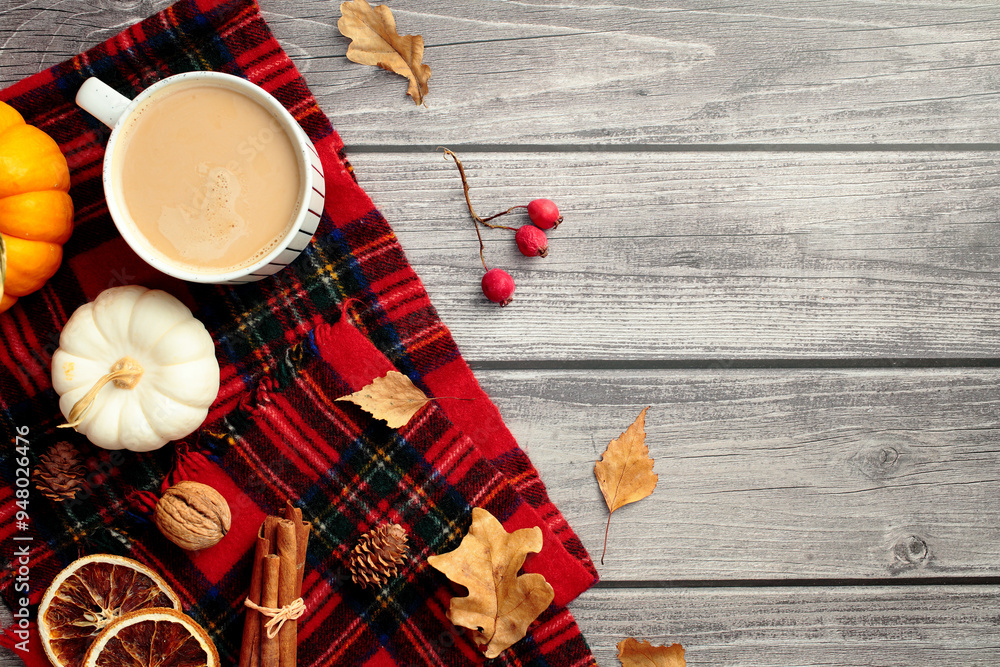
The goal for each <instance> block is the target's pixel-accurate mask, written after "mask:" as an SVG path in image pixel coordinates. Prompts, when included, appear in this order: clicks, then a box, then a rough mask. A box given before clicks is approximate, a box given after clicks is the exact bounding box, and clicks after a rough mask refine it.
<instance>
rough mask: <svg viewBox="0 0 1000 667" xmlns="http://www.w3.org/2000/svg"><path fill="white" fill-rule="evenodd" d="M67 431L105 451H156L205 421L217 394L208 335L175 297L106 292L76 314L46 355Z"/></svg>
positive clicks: (132, 289) (134, 289) (135, 290)
mask: <svg viewBox="0 0 1000 667" xmlns="http://www.w3.org/2000/svg"><path fill="white" fill-rule="evenodd" d="M52 386H53V388H54V389H55V390H56V393H58V394H59V397H60V398H59V409H60V410H61V411H62V413H63V415H64V416H65V417H66V419H67V420H68V422H69V423H68V424H66V426H72V427H74V428H76V430H77V431H79V432H80V433H82V434H84V435H86V436H87V438H89V439H90V441H91V442H92V443H94V444H95V445H97V446H98V447H103V448H104V449H130V450H132V451H137V452H145V451H150V450H152V449H158V448H160V447H162V446H163V445H165V444H166V443H168V442H170V441H171V440H177V439H178V438H183V437H184V436H186V435H188V434H190V433H191V432H193V431H194V430H195V429H197V428H198V427H199V426H201V423H202V422H203V421H205V417H206V416H207V415H208V408H209V406H210V405H211V404H212V401H214V400H215V397H216V396H217V395H218V393H219V362H218V361H216V359H215V344H214V343H213V342H212V337H211V335H210V334H209V333H208V331H207V330H206V329H205V325H203V324H202V323H201V322H199V321H198V320H197V319H195V317H194V316H193V315H192V314H191V311H190V310H189V309H188V307H187V306H185V305H184V304H183V303H181V302H180V301H178V300H177V299H176V298H174V297H172V296H171V295H169V294H167V293H166V292H161V291H160V290H149V289H146V288H145V287H139V286H134V285H133V286H128V287H112V288H111V289H107V290H104V291H103V292H101V293H100V294H99V295H98V297H97V299H95V300H94V301H93V302H91V303H87V304H84V305H83V306H80V307H79V308H77V310H76V312H74V313H73V315H72V316H71V317H70V318H69V321H68V322H66V326H65V327H64V328H63V330H62V334H61V335H60V336H59V349H57V350H56V352H55V354H54V355H52Z"/></svg>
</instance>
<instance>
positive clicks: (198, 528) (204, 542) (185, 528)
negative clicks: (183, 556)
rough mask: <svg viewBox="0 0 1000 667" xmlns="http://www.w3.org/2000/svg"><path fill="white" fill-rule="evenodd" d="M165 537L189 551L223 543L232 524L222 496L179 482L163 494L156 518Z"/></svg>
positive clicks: (213, 491) (195, 485)
mask: <svg viewBox="0 0 1000 667" xmlns="http://www.w3.org/2000/svg"><path fill="white" fill-rule="evenodd" d="M153 521H154V522H155V523H156V527H157V528H159V529H160V532H161V533H163V536H164V537H166V538H167V539H168V540H170V541H171V542H173V543H174V544H176V545H177V546H179V547H180V548H181V549H185V550H187V551H198V550H199V549H207V548H208V547H211V546H215V545H216V544H218V543H219V540H221V539H222V538H223V537H225V536H226V533H228V532H229V528H230V526H231V524H232V516H231V515H230V513H229V504H228V503H227V502H226V499H225V498H223V497H222V494H221V493H219V492H218V491H216V490H215V489H213V488H212V487H210V486H208V485H206V484H201V483H200V482H189V481H184V482H179V483H177V484H175V485H173V486H171V487H170V488H169V489H167V490H166V492H165V493H164V494H163V497H162V498H160V500H159V502H157V503H156V512H155V513H154V515H153Z"/></svg>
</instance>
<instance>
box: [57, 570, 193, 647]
mask: <svg viewBox="0 0 1000 667" xmlns="http://www.w3.org/2000/svg"><path fill="white" fill-rule="evenodd" d="M148 607H173V608H175V609H180V608H181V601H180V598H178V597H177V594H176V593H174V592H173V591H172V590H171V589H170V586H168V585H167V582H165V581H164V580H163V579H162V578H161V577H160V576H159V575H158V574H156V573H155V572H153V571H152V570H150V569H149V568H148V567H146V566H145V565H143V564H142V563H139V562H137V561H134V560H132V559H130V558H123V557H121V556H112V555H108V554H95V555H93V556H84V557H83V558H80V559H78V560H75V561H73V562H72V563H70V564H69V565H68V566H67V567H66V569H64V570H63V571H62V572H60V573H59V574H57V575H56V577H55V579H53V580H52V583H51V584H50V585H49V588H48V590H47V591H45V595H43V596H42V601H41V602H40V603H39V605H38V635H39V638H40V639H41V640H42V646H43V647H44V648H45V654H46V655H47V656H48V657H49V660H50V661H51V662H52V664H53V665H54V667H79V666H80V665H82V664H83V659H84V656H86V654H87V649H89V648H90V645H91V644H92V643H93V641H94V639H95V638H96V637H97V635H98V634H100V633H101V631H102V630H104V628H105V627H106V626H107V625H108V624H110V623H111V622H112V621H113V620H115V619H116V618H118V617H120V616H122V615H124V614H127V613H129V612H132V611H135V610H137V609H144V608H148Z"/></svg>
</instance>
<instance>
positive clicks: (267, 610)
mask: <svg viewBox="0 0 1000 667" xmlns="http://www.w3.org/2000/svg"><path fill="white" fill-rule="evenodd" d="M243 604H245V605H246V606H247V607H250V608H251V609H253V610H255V611H258V612H260V613H261V614H263V615H264V616H267V617H268V618H270V619H271V620H269V621H268V622H267V623H265V624H264V629H265V630H267V638H268V639H274V638H275V637H277V636H278V632H279V631H280V630H281V626H283V625H284V624H285V621H297V620H298V619H300V618H302V615H303V614H305V613H306V603H305V602H304V601H303V600H302V598H295V599H294V600H292V601H291V602H289V603H288V604H286V605H285V606H284V607H261V606H260V605H259V604H256V603H255V602H253V601H251V600H250V598H247V599H246V600H244V601H243Z"/></svg>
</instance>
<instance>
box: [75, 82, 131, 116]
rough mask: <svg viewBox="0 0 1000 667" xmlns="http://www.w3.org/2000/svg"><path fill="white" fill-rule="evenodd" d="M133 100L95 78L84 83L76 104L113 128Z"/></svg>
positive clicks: (77, 95) (78, 92)
mask: <svg viewBox="0 0 1000 667" xmlns="http://www.w3.org/2000/svg"><path fill="white" fill-rule="evenodd" d="M131 102H132V100H130V99H129V98H127V97H125V96H124V95H122V94H121V93H119V92H118V91H117V90H115V89H114V88H112V87H111V86H109V85H108V84H106V83H104V82H103V81H101V80H100V79H98V78H97V77H95V76H92V77H90V78H89V79H87V80H86V81H84V82H83V85H82V86H80V90H78V91H77V93H76V104H77V106H79V107H81V108H82V109H83V110H84V111H86V112H87V113H89V114H90V115H92V116H93V117H95V118H96V119H97V120H99V121H101V122H102V123H104V124H105V125H107V126H108V127H111V128H113V127H114V126H115V125H116V124H117V123H118V119H119V118H121V117H122V113H123V112H124V111H125V107H127V106H128V105H129V104H131Z"/></svg>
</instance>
